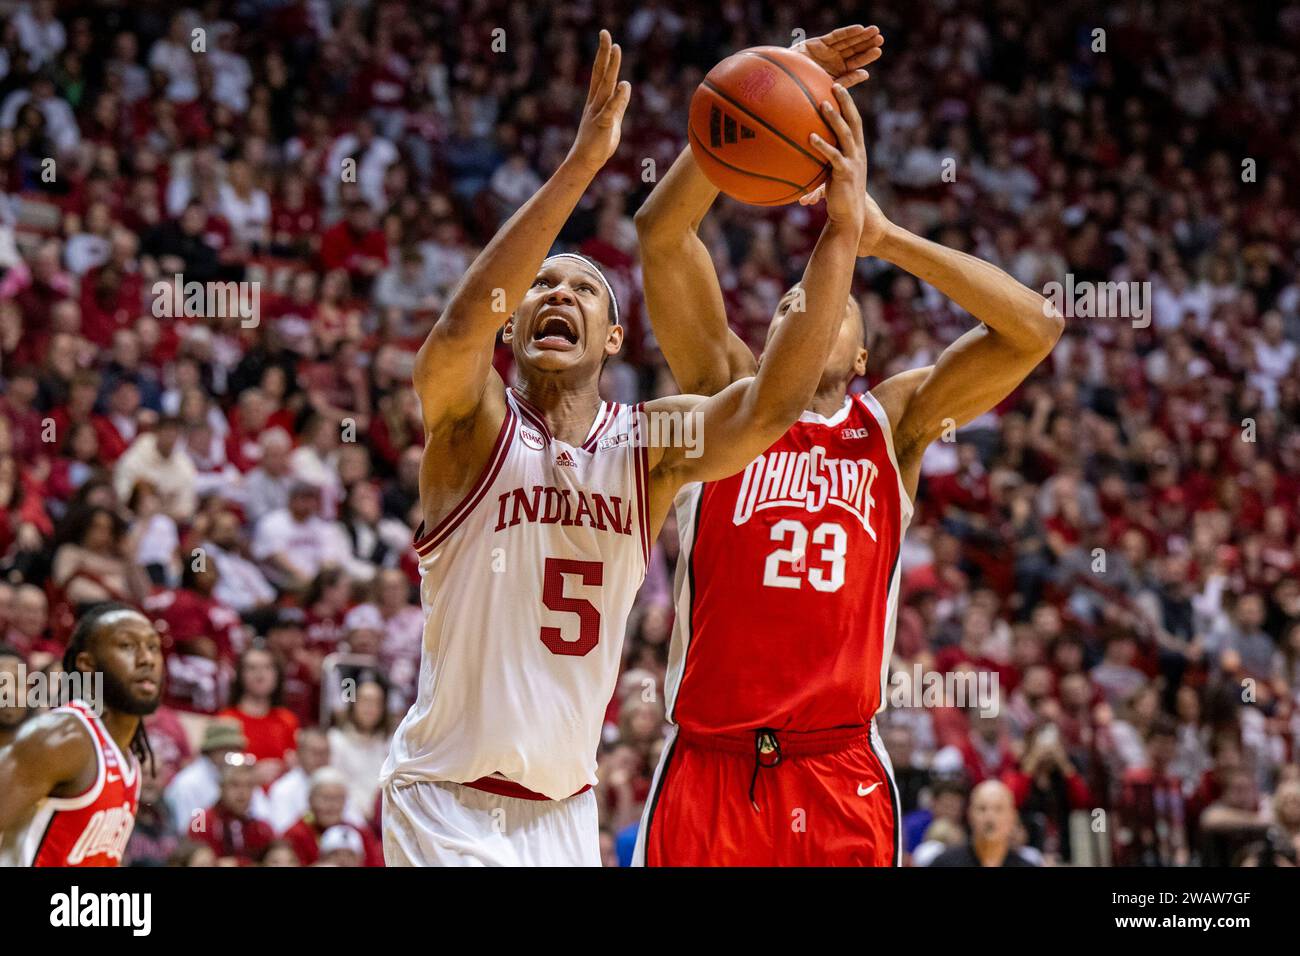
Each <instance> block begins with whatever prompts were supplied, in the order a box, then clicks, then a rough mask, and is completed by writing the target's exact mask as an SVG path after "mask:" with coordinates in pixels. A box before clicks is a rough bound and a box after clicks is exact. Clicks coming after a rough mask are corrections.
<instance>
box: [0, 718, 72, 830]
mask: <svg viewBox="0 0 1300 956" xmlns="http://www.w3.org/2000/svg"><path fill="white" fill-rule="evenodd" d="M93 760H94V748H93V747H92V745H91V743H90V738H89V737H88V736H87V734H86V731H85V729H84V728H83V727H82V725H81V723H80V722H79V721H78V720H77V718H76V717H74V716H73V715H71V714H64V713H60V714H40V715H38V716H36V717H33V718H32V719H31V720H29V721H28V722H27V723H26V724H24V725H23V726H22V728H21V729H20V730H19V731H18V736H17V737H15V738H14V739H13V740H12V741H10V742H9V744H8V745H7V746H4V747H0V833H3V832H4V831H5V830H6V829H7V828H9V827H11V826H13V825H14V824H15V823H18V822H20V821H21V820H22V819H23V817H24V816H26V814H27V813H28V811H30V810H31V808H32V807H33V806H34V805H35V804H36V802H37V801H39V800H41V799H42V798H44V797H47V796H49V794H50V793H51V792H52V791H53V790H54V789H55V788H56V787H58V786H59V785H60V784H66V783H71V782H72V781H73V780H75V779H76V777H77V775H78V774H79V773H81V771H82V769H83V768H84V767H85V766H86V765H87V764H88V763H89V762H91V761H93Z"/></svg>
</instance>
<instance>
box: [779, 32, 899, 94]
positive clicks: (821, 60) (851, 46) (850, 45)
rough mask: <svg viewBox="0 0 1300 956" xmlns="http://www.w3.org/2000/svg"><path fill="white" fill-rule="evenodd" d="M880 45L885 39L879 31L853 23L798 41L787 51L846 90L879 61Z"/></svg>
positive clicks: (863, 76) (863, 78)
mask: <svg viewBox="0 0 1300 956" xmlns="http://www.w3.org/2000/svg"><path fill="white" fill-rule="evenodd" d="M884 44H885V37H884V34H882V33H881V32H880V28H879V27H864V26H863V25H862V24H860V23H855V24H853V26H849V27H840V28H839V29H838V30H832V31H831V32H830V33H823V34H822V35H821V36H819V37H813V38H812V39H810V40H800V41H799V42H798V43H796V44H795V45H794V46H792V47H791V48H790V49H792V50H794V52H796V53H802V54H803V55H804V56H806V57H808V59H810V60H812V61H813V62H814V63H816V64H817V65H818V66H819V67H821V68H822V69H823V70H825V71H826V72H827V73H829V74H830V75H831V76H832V77H833V78H834V79H835V82H836V83H838V84H840V86H842V87H844V88H845V89H848V88H849V87H851V86H857V85H858V84H859V83H861V82H862V81H863V80H865V79H866V78H867V77H868V76H870V75H871V74H869V73H868V72H867V71H866V67H867V66H869V65H871V64H872V63H874V62H876V60H878V59H880V54H881V52H882V51H881V49H880V48H881V47H882V46H884Z"/></svg>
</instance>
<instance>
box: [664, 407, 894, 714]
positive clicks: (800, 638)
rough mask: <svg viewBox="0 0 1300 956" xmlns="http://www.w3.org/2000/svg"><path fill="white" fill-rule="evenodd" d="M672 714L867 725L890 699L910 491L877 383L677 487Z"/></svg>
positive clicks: (670, 680)
mask: <svg viewBox="0 0 1300 956" xmlns="http://www.w3.org/2000/svg"><path fill="white" fill-rule="evenodd" d="M676 507H677V524H678V533H679V535H680V538H681V557H680V558H679V560H678V564H677V575H676V580H675V582H674V592H675V596H676V604H677V615H676V620H675V622H674V625H673V640H672V647H671V650H670V652H669V658H668V680H667V693H668V708H669V709H668V714H669V718H670V719H671V720H672V721H673V722H674V723H676V724H678V725H679V726H681V727H682V728H684V729H685V730H688V731H694V732H695V733H712V734H720V733H738V732H744V731H752V730H755V729H757V728H760V727H763V728H771V729H773V730H777V731H781V730H787V731H794V732H801V733H806V732H812V731H819V730H827V729H830V728H834V727H850V726H861V725H865V724H868V723H870V721H871V718H872V716H873V715H874V714H875V713H876V712H877V711H878V710H880V708H881V707H882V706H883V703H884V696H885V693H884V691H885V687H884V685H885V679H886V672H887V669H888V664H889V657H890V654H891V653H892V648H893V643H894V626H895V618H896V614H897V602H898V586H899V585H898V578H899V573H898V552H899V545H900V543H901V541H902V538H903V532H904V531H905V530H906V528H907V524H908V522H909V521H910V520H911V517H912V502H911V500H910V499H909V497H908V495H907V492H906V490H905V489H904V487H903V483H902V478H901V476H900V474H899V471H898V464H897V462H896V460H895V458H894V446H893V440H892V438H891V436H890V432H889V419H888V418H887V417H886V415H885V411H884V409H883V408H882V407H881V406H880V404H879V403H878V402H877V401H876V400H875V398H874V397H872V396H871V395H869V394H867V395H850V396H848V397H846V398H845V401H844V406H843V407H842V408H841V409H840V410H839V411H838V412H836V413H835V414H834V415H833V416H831V417H830V418H825V417H823V416H821V415H818V414H816V413H814V412H804V414H803V415H802V416H800V418H799V420H798V421H797V422H795V423H794V424H793V425H792V426H790V429H789V430H788V431H787V432H786V433H785V434H784V435H783V436H782V437H781V438H780V439H778V440H777V441H776V442H775V443H774V444H773V445H772V447H771V448H769V449H768V450H767V451H766V452H764V453H763V454H762V455H760V456H759V457H758V458H756V459H755V460H754V461H753V462H751V463H750V464H749V467H747V468H746V469H745V470H744V471H743V472H741V473H740V474H737V475H733V476H731V477H730V478H727V479H725V480H723V481H712V482H706V483H696V484H693V485H688V486H687V487H685V488H683V489H682V491H681V492H679V493H678V496H677V500H676Z"/></svg>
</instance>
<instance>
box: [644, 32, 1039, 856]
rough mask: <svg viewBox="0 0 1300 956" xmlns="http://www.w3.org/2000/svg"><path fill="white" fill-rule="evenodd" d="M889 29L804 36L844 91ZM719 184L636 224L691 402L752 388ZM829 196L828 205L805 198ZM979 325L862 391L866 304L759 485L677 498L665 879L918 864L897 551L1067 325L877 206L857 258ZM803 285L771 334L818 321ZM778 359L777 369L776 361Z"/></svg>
mask: <svg viewBox="0 0 1300 956" xmlns="http://www.w3.org/2000/svg"><path fill="white" fill-rule="evenodd" d="M882 42H883V41H882V39H881V38H880V36H879V31H878V30H877V29H876V28H875V27H871V28H865V29H864V28H863V27H860V26H857V27H846V28H843V29H841V30H837V31H835V32H833V33H830V34H827V35H826V36H824V37H820V38H818V39H816V40H812V41H808V42H807V43H804V44H800V45H798V46H797V47H796V49H799V50H801V51H802V52H803V53H804V54H805V55H807V56H809V57H810V58H811V59H812V60H813V61H814V62H815V63H817V64H818V65H819V66H821V67H822V68H823V69H825V70H826V71H827V72H828V73H830V74H831V75H832V76H835V77H837V79H838V80H839V82H840V83H841V84H843V85H852V84H853V83H856V82H860V81H861V80H863V79H866V73H865V71H863V70H862V69H861V68H862V67H863V66H865V65H866V64H867V63H869V62H871V61H872V60H874V59H875V58H876V57H877V56H879V53H880V45H881V43H882ZM716 196H717V190H716V189H715V188H714V187H713V185H712V184H711V183H710V182H709V181H708V180H707V179H706V178H705V177H704V175H703V174H702V173H701V171H700V170H699V168H698V167H697V166H696V164H695V161H694V159H693V158H692V154H691V151H690V149H689V148H688V149H686V150H685V151H684V152H683V153H682V155H681V156H680V157H679V158H678V160H677V162H676V163H675V164H674V165H673V167H672V169H671V170H670V171H669V173H668V175H667V176H666V177H665V178H664V179H663V181H662V182H660V183H659V184H658V185H657V186H656V187H655V189H654V192H653V193H652V194H651V196H650V198H649V199H648V200H647V201H646V204H645V205H644V206H643V207H642V209H641V210H640V212H639V213H638V215H637V227H638V234H639V237H640V244H641V256H642V263H643V269H644V281H645V291H646V302H647V306H648V309H649V313H650V319H651V323H652V325H653V327H654V331H655V334H656V336H657V338H658V340H659V343H660V346H661V348H662V349H663V352H664V355H665V357H666V358H667V360H668V363H669V365H670V367H671V369H672V371H673V374H674V376H675V377H676V379H677V382H678V385H679V386H680V387H681V388H682V390H683V391H687V392H697V393H699V394H702V395H709V394H713V393H715V392H717V391H718V390H720V389H725V388H727V387H728V386H729V385H730V384H731V383H732V382H733V381H735V380H736V379H737V378H741V377H743V376H747V375H752V374H753V372H754V368H755V363H754V358H753V355H752V354H751V353H750V351H749V349H748V348H747V347H746V346H745V345H744V343H743V342H741V341H740V339H739V338H738V337H737V336H736V335H735V334H734V333H732V332H730V331H729V330H728V327H727V319H726V315H725V313H724V309H723V299H722V292H721V289H720V288H719V285H718V280H717V276H716V275H715V273H714V270H713V265H712V263H711V262H710V259H709V253H708V250H707V249H706V247H705V246H704V244H703V242H701V240H700V238H699V236H698V235H697V233H696V229H697V227H698V225H699V223H700V221H701V220H702V219H703V218H704V216H705V214H706V213H707V212H708V210H709V207H710V206H711V205H712V203H713V201H714V199H715V198H716ZM806 198H807V199H808V200H809V201H815V200H816V199H818V198H819V196H818V195H814V196H812V197H806ZM858 254H859V255H860V256H867V255H874V256H878V257H880V258H882V259H885V260H886V261H888V262H891V263H893V264H894V265H896V266H898V267H899V268H901V269H903V270H905V271H907V272H910V273H911V274H912V275H914V276H916V277H917V278H919V279H921V280H924V281H925V282H928V283H930V284H931V285H933V286H934V287H935V288H937V289H938V290H939V291H941V292H943V293H944V294H945V295H947V296H949V297H950V298H952V299H953V301H955V302H956V303H957V304H958V305H960V306H961V307H962V308H964V309H965V310H966V311H968V312H970V313H971V315H973V316H974V317H975V318H976V319H978V320H979V321H980V323H981V324H980V325H978V326H977V327H976V328H974V329H972V330H971V331H969V332H967V333H966V334H965V335H963V336H962V337H961V338H959V339H958V340H957V341H956V342H954V343H953V344H952V345H951V346H949V347H948V348H947V349H946V350H945V351H944V352H943V354H942V355H941V356H940V357H939V359H938V361H937V362H936V363H935V364H934V365H933V366H931V367H927V368H918V369H914V370H912V371H908V372H904V373H902V374H900V375H897V376H895V377H893V378H890V379H888V380H887V381H885V382H882V383H881V384H879V385H877V386H876V387H875V388H874V389H872V390H871V391H870V392H868V393H866V394H863V395H850V394H849V392H848V385H849V383H850V382H851V381H852V380H853V379H854V378H856V377H858V376H860V375H862V374H864V373H865V371H866V367H867V364H866V363H867V351H866V348H865V347H864V334H863V327H862V318H861V315H860V314H859V311H858V308H857V305H856V303H854V302H853V300H852V299H851V298H848V297H846V300H847V301H846V303H845V305H844V307H843V321H842V323H841V326H840V329H839V335H838V338H837V339H836V342H835V345H834V347H833V349H832V351H831V353H830V357H829V359H828V361H827V363H826V367H825V370H824V372H823V374H822V377H821V381H820V383H819V385H818V387H817V391H816V393H815V395H814V396H813V399H812V401H811V402H810V403H809V405H808V407H807V409H806V410H805V411H804V413H803V415H801V416H800V418H799V420H798V421H797V422H796V423H795V424H794V425H792V426H791V427H790V429H789V430H788V431H787V432H786V433H785V435H784V436H782V437H781V438H780V439H778V440H777V441H776V442H775V443H773V444H772V445H771V447H769V448H768V449H767V451H766V452H765V453H764V454H763V455H760V456H759V457H758V458H756V459H755V460H754V461H753V462H752V463H751V464H750V465H749V467H748V468H746V469H745V470H744V471H743V472H741V473H739V474H736V475H734V476H732V477H730V478H726V479H722V480H715V481H709V482H704V483H699V484H694V485H691V486H688V487H686V488H684V489H683V491H682V492H681V493H680V494H679V495H678V497H677V500H676V504H677V515H678V528H679V534H680V537H681V545H682V546H681V557H680V558H679V563H678V565H677V575H676V582H675V590H676V598H677V615H676V620H675V624H674V634H673V642H672V647H671V651H670V654H669V671H668V679H667V688H666V690H667V696H668V707H669V710H668V713H669V717H670V719H671V721H672V722H673V724H674V725H675V726H674V730H673V739H672V740H671V741H670V744H669V746H668V747H667V748H666V749H665V752H664V757H663V759H662V760H661V762H660V766H659V769H658V771H657V773H656V775H655V781H654V787H653V790H652V792H651V794H650V797H649V799H648V800H647V803H646V811H645V814H644V817H643V820H642V826H641V830H640V833H639V834H638V846H637V860H638V862H642V863H647V864H649V865H652V866H653V865H872V866H889V865H898V863H899V852H900V851H899V843H900V839H899V813H898V797H897V792H896V790H895V787H894V784H893V780H892V777H891V771H890V767H889V760H888V756H887V755H886V753H885V752H884V748H883V747H882V745H881V743H880V739H879V737H878V735H877V734H876V731H875V723H874V715H875V714H876V712H877V711H879V710H880V708H881V707H882V706H883V703H884V691H885V680H886V672H887V669H888V664H889V658H890V654H891V648H892V645H893V640H894V623H895V620H894V616H895V613H896V609H897V601H898V586H899V585H898V554H899V546H900V543H901V540H902V535H903V532H904V530H905V529H906V527H907V524H908V521H909V519H910V518H911V516H912V507H913V506H912V500H913V497H914V495H915V493H916V487H917V481H918V478H919V474H920V466H921V456H922V454H923V453H924V451H925V449H926V446H927V445H929V443H930V442H932V441H933V440H934V439H935V438H937V437H938V436H939V435H940V434H941V432H942V431H943V429H944V428H945V426H954V425H961V424H964V423H966V422H969V421H970V420H972V419H973V418H975V417H976V416H978V415H980V414H982V413H984V412H985V411H987V410H989V409H991V408H993V407H994V405H996V404H997V403H998V402H999V401H1001V400H1002V399H1003V398H1004V397H1006V396H1007V395H1008V394H1009V393H1010V392H1011V391H1012V390H1013V389H1014V388H1015V387H1016V386H1017V385H1018V384H1019V383H1020V382H1021V381H1022V380H1023V379H1024V378H1025V377H1026V376H1027V375H1028V374H1029V373H1030V371H1032V370H1033V368H1034V367H1035V366H1036V365H1038V364H1039V362H1041V361H1042V360H1043V358H1044V357H1045V356H1046V355H1047V354H1048V352H1049V351H1050V350H1051V348H1052V346H1053V345H1054V344H1055V342H1056V340H1057V338H1058V337H1059V335H1060V332H1061V328H1062V321H1061V319H1060V318H1059V317H1049V316H1048V314H1047V312H1046V311H1045V309H1044V300H1043V299H1042V297H1041V296H1039V295H1037V294H1036V293H1034V292H1032V291H1030V290H1029V289H1027V288H1025V287H1024V286H1022V285H1021V284H1020V283H1018V282H1016V281H1015V280H1014V279H1012V278H1011V277H1010V276H1008V275H1006V274H1005V273H1003V272H1002V271H1001V270H999V269H997V268H995V267H993V266H991V265H989V264H987V263H985V262H981V261H979V260H977V259H974V258H972V257H970V256H968V255H964V254H962V253H960V252H955V251H953V250H950V249H946V248H944V247H942V246H938V245H935V244H934V243H931V242H927V241H925V240H924V239H920V238H918V237H917V236H914V235H911V234H910V233H908V232H907V231H905V230H903V229H901V228H899V227H898V226H896V225H894V224H893V223H891V222H890V221H889V220H888V219H886V218H885V216H884V214H883V213H882V212H881V211H880V208H879V207H878V206H877V205H876V203H875V202H874V201H873V200H871V199H870V197H868V199H867V216H866V222H865V225H864V227H863V231H862V236H861V240H860V242H859V245H858ZM800 294H801V293H800V292H799V290H798V288H797V287H796V288H795V289H791V290H790V291H789V292H787V293H786V295H785V297H784V298H783V299H782V300H781V302H780V304H779V306H778V308H777V312H776V315H775V316H774V317H773V319H772V322H771V325H770V326H769V328H768V342H769V347H770V342H771V341H772V338H771V337H772V336H774V335H778V334H781V333H782V332H784V331H786V330H787V329H788V327H789V326H791V325H798V324H800V323H801V321H802V319H801V318H800V317H797V316H793V315H791V310H790V307H791V304H792V302H795V301H797V297H798V296H799V295H800ZM766 361H767V354H766V352H765V354H764V357H763V359H762V360H761V361H760V362H759V364H758V367H759V368H762V367H763V365H765V364H766Z"/></svg>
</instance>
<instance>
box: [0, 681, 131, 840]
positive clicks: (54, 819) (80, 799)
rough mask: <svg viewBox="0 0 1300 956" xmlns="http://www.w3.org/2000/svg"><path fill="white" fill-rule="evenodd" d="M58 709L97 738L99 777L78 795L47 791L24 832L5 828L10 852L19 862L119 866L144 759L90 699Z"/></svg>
mask: <svg viewBox="0 0 1300 956" xmlns="http://www.w3.org/2000/svg"><path fill="white" fill-rule="evenodd" d="M55 713H72V714H76V715H77V717H79V718H80V719H81V721H82V722H83V723H84V724H85V725H86V729H87V730H89V732H90V736H91V739H92V740H93V741H94V743H95V763H96V768H97V769H96V771H95V782H94V783H93V784H91V786H90V789H89V790H87V791H86V792H85V793H83V794H81V795H79V796H76V797H46V798H45V799H44V800H42V801H41V802H40V803H38V804H37V805H36V809H35V811H34V812H33V814H32V816H31V818H30V819H29V820H28V821H27V823H26V824H25V825H24V826H23V828H22V830H21V831H20V832H19V833H15V834H5V840H4V843H5V844H6V853H5V856H10V855H11V854H16V856H17V859H16V860H10V859H6V860H5V861H3V862H5V863H10V864H12V865H18V866H119V865H120V864H121V862H122V854H123V852H124V851H125V850H126V842H127V840H128V839H130V837H131V831H132V830H133V829H134V828H135V810H136V807H137V806H138V805H139V801H140V765H139V763H138V762H137V761H136V759H135V757H134V755H131V754H126V755H124V754H123V753H122V751H120V750H119V749H118V747H117V744H116V743H115V742H114V740H113V738H112V737H111V736H109V733H108V730H107V728H105V727H104V724H103V722H101V721H100V719H99V717H98V715H96V713H95V712H94V710H92V709H91V707H90V705H88V704H87V703H85V701H81V700H74V701H72V702H71V703H70V704H68V705H67V706H66V707H59V708H57V709H56V711H55Z"/></svg>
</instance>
